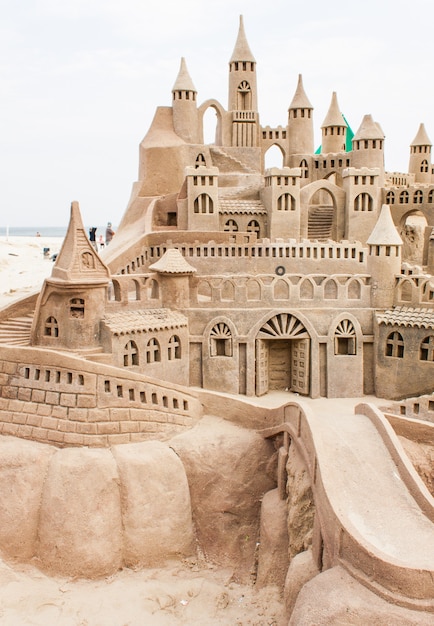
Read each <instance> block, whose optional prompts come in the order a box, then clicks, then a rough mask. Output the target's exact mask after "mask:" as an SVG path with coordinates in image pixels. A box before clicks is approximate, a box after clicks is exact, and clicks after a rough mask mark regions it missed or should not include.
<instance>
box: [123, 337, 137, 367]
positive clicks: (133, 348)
mask: <svg viewBox="0 0 434 626" xmlns="http://www.w3.org/2000/svg"><path fill="white" fill-rule="evenodd" d="M138 364H139V350H138V348H137V344H136V343H135V341H129V342H128V343H127V345H126V346H125V348H124V367H131V366H133V365H138Z"/></svg>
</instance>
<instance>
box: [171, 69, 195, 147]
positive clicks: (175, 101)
mask: <svg viewBox="0 0 434 626" xmlns="http://www.w3.org/2000/svg"><path fill="white" fill-rule="evenodd" d="M196 99H197V91H196V89H195V86H194V85H193V81H192V80H191V78H190V74H189V73H188V69H187V65H186V63H185V59H184V57H182V59H181V67H180V68H179V74H178V77H177V79H176V81H175V84H174V86H173V89H172V108H173V127H174V129H175V133H176V134H177V135H179V137H181V138H182V139H184V141H186V142H187V143H199V132H198V116H197V103H196Z"/></svg>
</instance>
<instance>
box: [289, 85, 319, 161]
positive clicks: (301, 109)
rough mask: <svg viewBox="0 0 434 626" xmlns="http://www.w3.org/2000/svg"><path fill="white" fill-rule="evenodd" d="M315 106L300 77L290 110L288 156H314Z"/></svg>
mask: <svg viewBox="0 0 434 626" xmlns="http://www.w3.org/2000/svg"><path fill="white" fill-rule="evenodd" d="M313 152H314V139H313V106H312V105H311V103H310V102H309V98H308V97H307V95H306V92H305V90H304V87H303V79H302V76H301V74H299V75H298V83H297V89H296V90H295V94H294V97H293V99H292V102H291V104H290V105H289V109H288V154H313Z"/></svg>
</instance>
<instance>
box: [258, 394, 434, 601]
mask: <svg viewBox="0 0 434 626" xmlns="http://www.w3.org/2000/svg"><path fill="white" fill-rule="evenodd" d="M284 414H285V423H284V424H282V425H281V426H280V429H281V430H286V431H287V432H289V434H290V435H291V439H292V442H293V444H294V445H296V446H297V448H298V449H299V450H300V451H301V453H302V456H303V457H304V459H305V462H306V464H307V466H308V468H309V473H310V476H311V479H312V490H313V494H314V498H315V507H316V511H317V517H318V522H319V524H318V526H319V531H318V536H319V537H320V539H318V540H317V542H316V543H317V545H316V546H314V550H315V549H316V552H317V558H318V559H319V560H320V561H322V562H323V566H325V567H326V568H327V567H333V566H336V565H340V566H343V567H344V568H345V569H346V570H347V571H348V572H349V573H350V574H351V575H352V576H353V577H354V578H356V579H357V580H358V581H359V582H361V583H362V584H363V585H365V586H366V587H368V588H370V589H371V590H372V591H374V592H375V593H376V594H378V595H380V596H381V597H383V598H384V599H386V600H389V601H390V602H391V603H393V604H398V605H401V606H404V607H408V608H413V609H418V610H422V611H428V612H429V611H434V523H433V522H434V499H433V498H432V496H431V495H430V494H429V492H428V490H427V489H426V487H425V485H424V484H423V482H422V481H421V479H420V478H419V476H418V475H417V473H416V472H415V470H414V468H413V466H412V465H411V463H410V462H409V461H408V459H407V458H406V456H405V454H404V452H403V450H402V448H401V445H400V443H399V440H398V438H397V437H396V435H395V434H394V432H393V430H392V428H391V427H390V425H389V424H388V422H387V420H386V419H385V418H384V416H383V415H382V413H381V412H380V411H378V410H377V409H376V408H375V407H374V406H372V405H367V404H361V405H358V406H357V407H356V408H355V414H345V413H343V414H336V415H334V416H333V417H332V418H329V417H327V418H324V416H321V414H320V413H319V412H318V413H316V414H314V413H313V412H311V410H310V409H309V407H304V408H302V407H301V406H300V405H297V404H292V405H287V406H286V407H285V408H284ZM267 430H268V431H269V432H270V434H271V431H272V430H275V431H276V430H277V429H272V428H270V429H267ZM264 434H265V433H264Z"/></svg>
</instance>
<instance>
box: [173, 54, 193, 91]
mask: <svg viewBox="0 0 434 626" xmlns="http://www.w3.org/2000/svg"><path fill="white" fill-rule="evenodd" d="M176 92H192V93H195V94H196V93H197V91H196V88H195V86H194V85H193V81H192V80H191V76H190V74H189V71H188V69H187V64H186V62H185V58H184V57H181V66H180V68H179V72H178V76H177V78H176V81H175V84H174V85H173V88H172V93H173V94H174V96H173V99H174V100H175V93H176ZM180 97H181V96H180Z"/></svg>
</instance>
